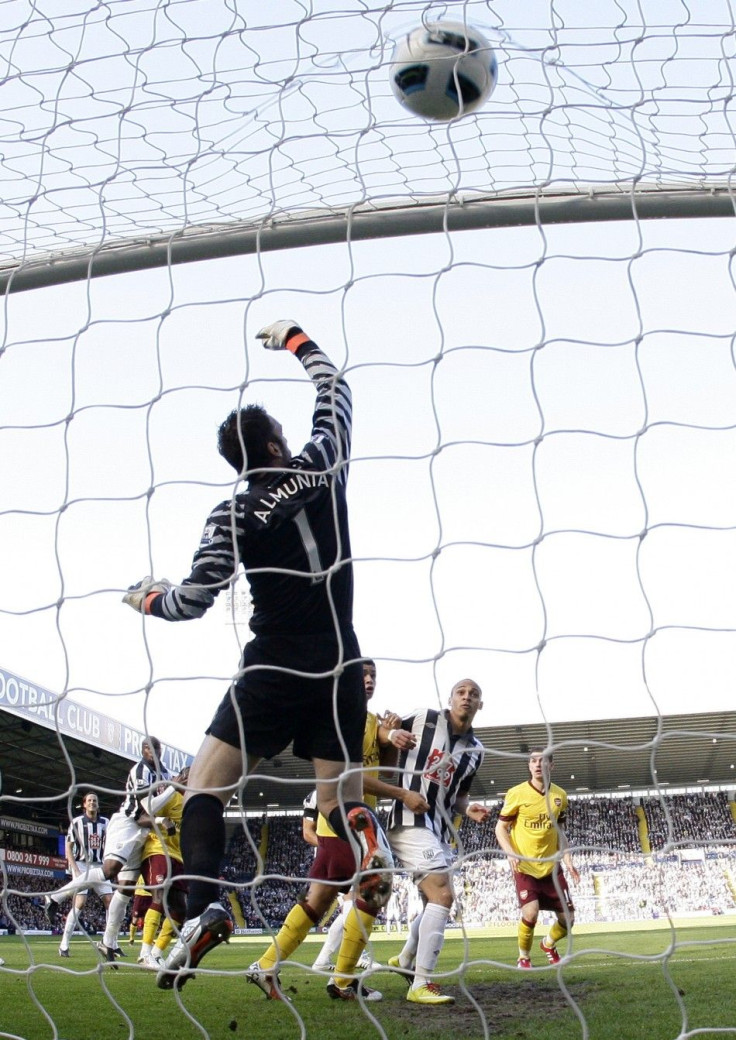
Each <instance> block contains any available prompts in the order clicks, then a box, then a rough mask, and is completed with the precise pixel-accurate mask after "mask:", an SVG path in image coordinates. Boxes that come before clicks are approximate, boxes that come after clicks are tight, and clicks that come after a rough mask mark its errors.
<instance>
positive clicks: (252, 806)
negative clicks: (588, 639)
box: [0, 710, 736, 827]
mask: <svg viewBox="0 0 736 1040" xmlns="http://www.w3.org/2000/svg"><path fill="white" fill-rule="evenodd" d="M0 730H1V731H2V745H1V746H2V758H1V759H0V768H1V770H2V788H1V789H0V815H3V814H7V815H9V816H23V817H25V818H34V819H37V820H39V821H41V822H44V823H47V824H52V825H55V826H61V827H65V826H66V821H67V819H68V816H67V811H68V810H67V797H68V794H69V791H70V790H71V789H72V786H73V784H74V783H76V784H77V785H79V787H87V786H92V787H95V788H96V789H97V790H98V791H99V792H100V800H101V803H102V806H103V812H106V813H107V814H109V813H110V812H112V811H114V810H115V809H116V808H117V805H118V804H119V802H120V798H121V791H122V785H123V781H124V778H125V775H126V773H127V771H128V769H129V768H130V759H129V758H124V757H122V756H121V755H118V754H114V753H112V752H110V751H108V750H106V749H104V748H101V747H99V746H98V745H92V744H88V743H85V742H83V741H81V740H78V739H75V738H72V737H68V736H65V737H64V747H65V749H66V752H67V754H68V756H69V761H67V758H66V756H65V754H64V753H63V751H62V749H61V747H60V746H59V742H58V738H57V735H56V733H55V731H54V730H50V729H48V728H45V727H43V726H40V725H37V724H35V723H33V722H30V721H29V720H28V719H22V718H19V717H16V716H14V715H12V714H10V713H8V712H5V711H2V710H0ZM476 733H477V735H478V736H479V738H480V739H481V740H482V742H483V745H484V746H485V748H486V749H487V750H486V756H485V761H484V763H483V767H482V769H481V772H480V775H479V777H478V778H477V780H476V782H475V784H474V787H473V796H474V797H476V798H478V799H483V798H500V797H501V795H502V794H503V793H504V792H505V791H506V789H507V788H508V787H510V786H512V785H513V784H515V783H519V782H520V781H521V780H523V779H524V778H525V777H526V758H527V755H528V751H529V748H531V747H535V746H545V745H546V744H547V729H546V727H545V726H544V725H524V726H499V727H484V728H480V729H478V730H477V731H476ZM162 736H163V735H162ZM552 742H553V747H554V751H555V773H554V778H555V780H556V782H557V783H559V784H560V786H561V787H564V788H565V789H566V790H567V791H568V793H569V794H571V795H577V794H589V793H590V794H592V793H598V794H600V793H606V792H613V793H618V794H625V793H626V792H628V791H636V790H652V789H654V787H655V785H656V784H659V785H661V786H663V787H664V788H665V790H666V789H667V788H668V787H670V788H681V787H704V786H723V787H730V786H734V787H736V712H716V713H698V714H691V715H670V716H663V717H661V718H659V717H657V716H654V717H647V718H635V719H604V720H597V721H585V722H562V723H555V724H554V725H553V726H552ZM310 769H311V767H310V764H309V763H308V762H304V761H302V760H301V759H297V758H294V756H293V755H292V754H291V752H287V753H284V754H282V755H279V756H278V757H277V758H275V759H273V760H272V761H270V762H264V763H262V764H261V766H260V767H259V769H258V771H257V773H256V774H255V775H254V776H252V777H251V778H250V779H249V781H248V783H247V784H246V787H245V790H244V793H243V807H244V808H245V809H246V810H251V811H252V810H260V811H265V810H266V809H267V808H269V809H272V808H274V807H276V806H278V807H279V808H281V809H289V808H291V809H295V808H299V807H301V803H302V799H303V798H304V797H305V796H306V794H308V792H309V790H310V789H311V787H312V786H313V783H312V780H311V778H310ZM654 770H656V773H655V772H654ZM78 803H79V799H78V798H74V799H73V802H72V805H73V806H76V805H77V804H78Z"/></svg>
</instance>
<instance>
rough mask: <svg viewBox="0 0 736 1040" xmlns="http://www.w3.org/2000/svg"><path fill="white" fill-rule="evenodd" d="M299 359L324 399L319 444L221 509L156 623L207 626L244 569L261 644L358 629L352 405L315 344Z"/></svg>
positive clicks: (159, 604)
mask: <svg viewBox="0 0 736 1040" xmlns="http://www.w3.org/2000/svg"><path fill="white" fill-rule="evenodd" d="M296 356H297V357H298V358H299V360H300V361H301V363H302V365H303V366H304V368H305V369H306V371H307V374H308V375H309V377H310V379H311V380H312V382H313V383H314V384H315V387H316V389H317V400H316V404H315V409H314V415H313V419H312V436H311V439H310V440H309V441H308V442H307V444H306V445H305V447H304V448H303V449H302V451H301V452H300V454H299V455H296V456H294V457H293V458H292V459H291V461H290V462H289V463H288V464H287V465H286V467H285V468H284V469H270V470H264V471H261V472H254V474H253V476H252V477H251V478H250V482H249V484H248V487H247V490H246V491H243V492H241V493H239V494H236V495H235V496H234V497H233V498H231V499H227V500H226V501H225V502H221V503H220V504H219V505H218V506H216V507H215V509H214V510H213V511H212V512H211V513H210V515H209V517H208V519H207V523H206V525H205V529H204V533H203V535H202V539H201V541H200V544H199V548H198V549H197V551H196V553H195V555H194V560H193V562H192V570H191V573H190V574H189V577H188V578H185V579H184V581H183V582H182V583H181V585H180V586H178V587H176V588H173V589H171V590H170V591H169V592H168V593H166V594H165V595H163V596H160V597H158V598H157V599H155V600H154V601H153V603H152V604H151V613H152V614H154V615H156V616H158V617H163V618H165V619H166V620H167V621H185V620H187V619H190V618H197V617H201V616H202V614H204V612H205V611H206V610H208V609H209V607H211V606H212V604H213V602H214V600H215V597H216V596H217V594H218V593H219V592H220V591H221V590H222V589H223V588H226V587H227V586H228V585H229V583H230V582H231V580H232V578H233V576H234V575H235V573H236V572H237V569H238V566H239V564H240V563H241V562H242V564H243V566H244V568H245V573H246V577H247V579H248V582H249V584H250V590H251V597H252V600H253V615H252V618H251V621H250V628H251V631H252V632H253V634H254V635H256V636H257V635H260V634H262V633H268V634H269V635H279V634H284V635H287V636H293V635H294V634H299V635H304V634H305V633H306V634H310V635H314V634H316V633H335V631H336V627H337V628H338V629H340V630H342V631H345V630H346V629H347V628H348V627H350V626H351V625H352V614H353V567H352V559H351V551H350V535H349V531H348V515H347V502H346V496H345V491H346V484H347V476H348V458H349V453H350V439H351V430H352V398H351V394H350V389H349V387H348V385H347V383H346V382H345V380H344V379H343V378H342V376H341V375H340V374H339V373H338V371H337V369H336V368H335V366H334V365H333V364H332V362H331V361H330V360H329V358H327V357H326V356H325V355H324V354H323V353H322V351H321V350H320V349H319V347H317V346H316V344H314V343H312V342H311V340H310V341H308V342H307V343H305V344H303V345H302V346H300V347H299V349H298V351H297V353H296ZM336 622H337V625H336Z"/></svg>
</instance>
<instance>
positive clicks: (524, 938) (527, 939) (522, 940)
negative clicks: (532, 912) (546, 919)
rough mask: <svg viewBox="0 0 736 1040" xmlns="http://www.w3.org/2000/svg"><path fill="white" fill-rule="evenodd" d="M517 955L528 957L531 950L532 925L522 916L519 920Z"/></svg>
mask: <svg viewBox="0 0 736 1040" xmlns="http://www.w3.org/2000/svg"><path fill="white" fill-rule="evenodd" d="M518 934H519V956H520V957H528V956H529V954H530V953H531V952H532V940H533V939H534V925H533V924H527V923H526V921H525V920H524V919H523V918H522V919H521V921H519V933H518Z"/></svg>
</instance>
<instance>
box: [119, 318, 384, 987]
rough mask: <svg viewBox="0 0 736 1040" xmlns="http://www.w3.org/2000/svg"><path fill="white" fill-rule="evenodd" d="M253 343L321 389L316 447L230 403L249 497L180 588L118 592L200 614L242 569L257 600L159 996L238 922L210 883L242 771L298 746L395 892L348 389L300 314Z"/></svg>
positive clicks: (205, 789) (340, 826)
mask: <svg viewBox="0 0 736 1040" xmlns="http://www.w3.org/2000/svg"><path fill="white" fill-rule="evenodd" d="M258 338H259V339H261V340H263V344H264V346H265V347H266V348H267V349H269V350H287V351H289V352H290V353H292V354H293V355H295V357H296V358H297V359H298V360H299V361H300V362H301V364H302V365H303V366H304V369H305V370H306V372H307V374H308V375H309V377H310V379H311V380H312V382H313V383H314V385H315V387H316V391H317V400H316V404H315V409H314V416H313V420H312V435H311V438H310V440H309V441H308V442H307V444H306V445H305V446H304V448H303V449H302V451H301V452H300V453H299V454H298V455H295V456H292V455H291V453H290V451H289V448H288V446H287V443H286V440H285V438H284V435H283V430H282V428H281V424H280V423H278V422H277V421H276V420H275V419H273V418H272V417H271V416H270V415H269V414H268V413H267V412H266V411H265V410H264V409H263V408H262V407H261V406H260V405H248V406H246V407H245V408H242V409H239V410H236V411H233V412H231V413H230V415H228V417H227V418H226V419H225V421H224V422H223V423H222V425H221V426H220V429H219V435H218V449H219V452H220V454H221V455H222V456H223V458H225V459H226V460H227V462H229V463H230V465H231V466H232V467H233V469H234V470H235V472H236V473H237V475H238V480H244V481H245V482H246V488H245V490H242V491H236V493H234V494H233V496H232V497H231V498H229V499H227V500H226V501H224V502H221V503H220V505H218V506H216V507H215V509H214V510H213V511H212V512H211V513H210V515H209V517H208V519H207V522H206V524H205V528H204V532H203V534H202V539H201V541H200V544H199V548H198V549H197V551H196V553H195V554H194V560H193V563H192V569H191V573H190V574H189V576H188V577H187V578H185V579H184V580H183V581H182V582H181V584H180V585H178V586H171V585H170V584H169V583H168V582H165V581H155V580H154V579H153V578H144V579H143V581H141V582H139V583H138V584H137V585H136V586H134V587H132V588H131V589H130V590H129V591H128V592H127V594H126V595H125V596H124V602H125V603H127V604H128V605H129V606H131V607H133V608H134V609H135V610H138V611H140V612H141V613H143V614H149V615H153V616H154V617H158V618H163V619H164V620H166V621H188V620H191V619H194V618H199V617H201V616H202V615H203V614H204V613H205V611H206V610H208V609H209V607H211V606H212V604H213V603H214V601H215V598H216V596H217V595H218V593H219V592H221V591H222V589H224V588H227V587H228V586H229V585H230V583H231V581H232V579H233V577H234V575H235V573H236V571H237V568H238V566H239V565H240V564H241V563H242V565H243V567H244V569H245V574H246V577H247V579H248V582H249V584H250V591H251V597H252V600H253V615H252V619H251V622H250V628H251V631H252V633H253V638H252V640H251V641H250V642H249V643H248V644H247V645H246V646H245V649H244V651H243V655H242V659H241V662H240V668H239V670H238V673H237V677H236V679H235V681H234V682H233V684H232V686H231V687H230V689H229V690H228V691H227V693H226V694H225V696H224V697H223V700H222V702H221V704H220V706H219V707H218V709H217V711H216V712H215V715H214V718H213V719H212V722H211V723H210V726H209V728H208V730H207V732H206V736H205V738H204V741H203V743H202V746H201V747H200V749H199V751H198V753H197V755H196V757H195V760H194V763H193V765H192V768H191V772H190V775H189V786H188V789H187V794H186V802H185V807H184V816H183V820H182V828H181V847H182V854H183V857H184V870H185V873H186V874H188V875H197V876H198V877H197V878H195V879H193V880H192V881H190V884H189V896H188V900H187V920H186V923H185V924H184V925H183V926H182V930H181V935H180V938H179V940H178V942H177V943H176V944H175V945H174V947H173V948H172V951H171V953H170V955H169V957H168V959H167V961H166V966H165V968H164V969H163V970H162V971H160V972H159V974H158V976H157V980H156V981H157V984H158V986H159V987H160V988H162V989H170V988H171V987H173V986H174V985H175V984H177V985H183V983H184V982H185V981H186V980H187V978H188V977H190V976H191V973H192V971H193V969H195V968H196V967H197V965H198V963H199V962H200V961H201V959H202V957H203V956H204V955H205V954H206V953H207V952H208V951H209V950H211V949H212V948H213V947H215V946H217V945H218V944H219V943H221V942H223V941H225V940H227V939H228V937H229V935H230V933H231V931H232V924H231V922H230V918H229V915H228V913H227V912H226V910H225V909H224V908H223V906H222V905H221V904H220V902H219V901H218V897H219V883H218V880H217V879H218V877H219V874H220V865H221V860H222V857H223V855H224V852H225V822H224V819H223V810H224V806H225V805H226V804H227V802H228V801H229V800H230V798H231V797H232V795H233V793H234V792H235V791H236V790H237V788H238V786H239V784H241V783H242V779H243V776H244V775H246V774H248V773H250V772H251V771H252V770H253V769H254V768H255V767H256V766H257V765H258V763H259V762H260V761H261V759H263V758H272V757H273V756H274V755H277V754H278V753H279V752H281V751H283V750H284V748H285V747H287V746H288V745H289V744H290V743H292V741H293V751H294V754H295V755H297V756H299V757H301V758H306V759H311V761H312V763H313V766H314V773H315V777H316V781H317V797H318V807H319V811H320V812H321V813H322V815H323V816H325V817H326V818H327V819H328V820H329V822H330V825H331V826H332V828H333V830H334V831H335V832H336V833H337V834H338V835H339V836H340V837H342V838H345V839H346V840H352V841H353V843H354V844H353V847H354V848H355V850H356V867H357V869H358V870H359V872H360V874H359V882H358V884H359V891H360V894H361V897H362V898H363V899H364V900H365V901H366V902H367V903H369V904H372V905H374V906H381V905H383V904H384V903H385V902H386V901H387V900H388V897H389V894H390V890H391V870H392V868H393V860H392V858H391V853H390V851H389V849H388V843H387V842H386V839H385V835H384V834H383V832H382V831H381V829H380V827H379V824H378V822H377V820H376V818H375V816H374V815H373V813H372V812H371V811H370V809H368V808H367V806H366V805H365V804H364V803H363V801H362V780H361V767H362V762H363V730H364V728H365V718H366V705H365V693H364V690H363V678H362V665H361V663H360V656H361V655H360V648H359V646H358V640H357V638H356V635H355V632H354V631H353V623H352V621H353V567H352V558H351V551H350V533H349V528H348V512H347V503H346V484H347V477H348V459H349V452H350V436H351V421H352V399H351V394H350V389H349V387H348V385H347V383H346V382H345V379H344V378H343V376H342V375H341V374H340V373H339V372H338V371H337V369H336V368H335V366H334V365H333V364H332V362H331V361H330V360H329V359H328V358H327V357H326V356H325V354H323V353H322V351H321V350H320V349H319V347H318V346H317V345H316V344H315V343H313V342H312V340H310V339H309V337H308V336H307V335H306V334H305V333H304V332H303V331H302V329H301V328H300V327H299V326H298V325H297V323H296V322H294V321H288V320H287V321H277V322H275V323H274V324H273V325H269V326H267V327H266V328H264V329H262V330H261V331H260V332H259V333H258ZM346 770H349V772H348V773H347V775H345V776H343V779H342V781H341V783H340V801H339V802H338V778H339V777H340V776H341V774H343V773H344V772H345V771H346Z"/></svg>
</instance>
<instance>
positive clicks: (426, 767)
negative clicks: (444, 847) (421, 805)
mask: <svg viewBox="0 0 736 1040" xmlns="http://www.w3.org/2000/svg"><path fill="white" fill-rule="evenodd" d="M402 729H405V730H409V731H410V732H411V733H413V734H414V736H415V737H416V739H417V743H416V746H415V747H414V748H413V749H412V750H410V751H402V752H401V754H400V756H399V770H400V772H401V786H402V787H404V788H406V789H407V790H410V791H418V792H419V793H420V794H421V795H422V796H423V797H424V799H425V800H426V801H427V802H429V811H428V812H426V813H416V814H415V813H413V812H411V811H410V810H409V809H407V808H406V806H405V805H404V803H403V802H399V801H395V802H394V804H393V807H392V809H391V815H390V817H389V824H388V825H389V828H391V827H427V828H429V830H432V831H434V833H435V834H436V835H437V837H438V838H439V839H440V841H443V842H449V841H450V840H451V838H452V837H453V833H452V830H451V824H452V817H453V815H454V811H455V804H456V802H457V800H458V798H460V796H461V795H464V794H467V792H468V791H469V790H470V785H471V783H472V780H473V777H474V776H475V774H476V773H477V772H478V770H479V768H480V765H481V762H482V761H483V754H484V750H483V745H482V744H481V742H480V741H479V740H478V739H477V738H476V737H475V735H474V734H473V730H472V728H471V729H469V730H468V732H467V733H464V734H459V735H457V736H454V735H453V734H452V732H451V729H450V725H449V721H448V712H447V711H442V712H440V711H437V710H436V709H434V708H426V709H422V710H420V711H417V712H415V713H414V714H413V715H408V716H406V718H404V719H403V720H402Z"/></svg>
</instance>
